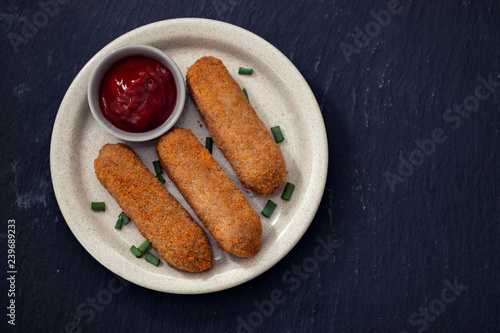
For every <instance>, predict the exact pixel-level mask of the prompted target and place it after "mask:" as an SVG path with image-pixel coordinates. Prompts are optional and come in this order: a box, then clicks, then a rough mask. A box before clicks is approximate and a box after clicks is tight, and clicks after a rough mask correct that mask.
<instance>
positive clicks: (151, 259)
mask: <svg viewBox="0 0 500 333" xmlns="http://www.w3.org/2000/svg"><path fill="white" fill-rule="evenodd" d="M146 261H147V262H150V263H152V264H153V265H155V266H158V264H159V263H160V259H158V258H157V257H155V256H154V255H152V254H151V253H149V252H148V253H146Z"/></svg>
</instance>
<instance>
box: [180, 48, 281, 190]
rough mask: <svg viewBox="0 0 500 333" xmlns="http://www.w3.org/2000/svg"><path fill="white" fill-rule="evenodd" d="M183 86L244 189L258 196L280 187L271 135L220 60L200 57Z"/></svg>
mask: <svg viewBox="0 0 500 333" xmlns="http://www.w3.org/2000/svg"><path fill="white" fill-rule="evenodd" d="M186 83H187V87H188V90H189V93H190V94H191V96H192V98H193V100H194V102H195V104H196V107H197V108H198V110H199V111H200V114H201V117H202V118H203V121H204V122H205V124H206V125H207V128H208V130H209V132H210V135H211V137H212V138H213V140H214V142H215V144H216V145H217V146H218V147H219V148H220V150H221V151H222V153H223V154H224V156H225V157H226V159H227V160H228V162H229V163H230V164H231V166H232V167H233V169H234V171H235V173H236V176H237V177H238V179H239V180H240V182H241V184H242V185H243V186H245V187H246V188H248V189H250V190H252V191H254V192H256V193H259V194H261V195H269V194H272V193H275V192H276V191H277V190H278V188H279V187H280V186H281V185H283V183H284V181H285V176H286V165H285V159H284V157H283V154H282V153H281V149H280V147H279V146H278V144H277V143H276V142H275V141H274V138H273V136H272V134H271V132H270V131H269V130H268V129H267V128H266V126H265V125H264V123H263V122H262V121H261V120H260V119H259V117H258V115H257V113H256V112H255V110H254V109H253V107H252V105H251V104H250V102H249V101H248V98H247V97H246V96H245V94H244V93H243V91H242V90H241V88H240V86H239V85H238V83H237V82H236V81H235V80H234V79H233V78H232V77H231V75H230V74H229V72H228V70H227V69H226V67H225V66H224V64H223V63H222V61H221V60H219V59H217V58H214V57H203V58H201V59H199V60H198V61H196V62H195V63H194V65H192V66H191V67H190V68H188V71H187V76H186Z"/></svg>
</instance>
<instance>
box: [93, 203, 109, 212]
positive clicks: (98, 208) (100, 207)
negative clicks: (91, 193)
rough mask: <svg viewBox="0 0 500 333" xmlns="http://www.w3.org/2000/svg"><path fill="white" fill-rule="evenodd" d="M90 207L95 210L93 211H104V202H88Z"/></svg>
mask: <svg viewBox="0 0 500 333" xmlns="http://www.w3.org/2000/svg"><path fill="white" fill-rule="evenodd" d="M90 208H92V210H95V211H101V212H103V211H105V210H106V205H105V204H104V202H92V203H91V204H90Z"/></svg>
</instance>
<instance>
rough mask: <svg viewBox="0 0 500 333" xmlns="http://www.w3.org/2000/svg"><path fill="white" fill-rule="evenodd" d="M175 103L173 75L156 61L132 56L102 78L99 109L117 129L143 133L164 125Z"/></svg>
mask: <svg viewBox="0 0 500 333" xmlns="http://www.w3.org/2000/svg"><path fill="white" fill-rule="evenodd" d="M176 101H177V87H176V85H175V80H174V76H173V75H172V72H171V71H170V70H169V69H168V68H167V67H166V66H165V65H163V64H162V63H160V62H159V61H157V60H154V59H151V58H147V57H143V56H133V57H128V58H125V59H122V60H120V61H118V62H117V63H115V64H114V65H113V66H112V67H111V68H110V69H109V70H108V71H107V73H106V74H105V75H104V78H103V79H102V81H101V87H100V91H99V105H100V106H101V112H102V113H103V115H104V117H105V118H106V119H107V120H108V121H109V122H110V123H111V124H113V125H114V126H116V127H117V128H119V129H121V130H124V131H127V132H133V133H139V132H146V131H149V130H152V129H155V128H156V127H158V126H160V125H161V124H163V123H164V122H165V121H166V120H167V118H168V117H170V115H171V114H172V111H173V110H174V107H175V102H176Z"/></svg>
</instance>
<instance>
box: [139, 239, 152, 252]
mask: <svg viewBox="0 0 500 333" xmlns="http://www.w3.org/2000/svg"><path fill="white" fill-rule="evenodd" d="M150 246H151V243H150V242H149V241H148V240H147V239H146V240H145V241H144V243H142V244H141V246H139V251H141V252H142V253H145V252H146V251H147V250H148V249H149V247H150Z"/></svg>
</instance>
